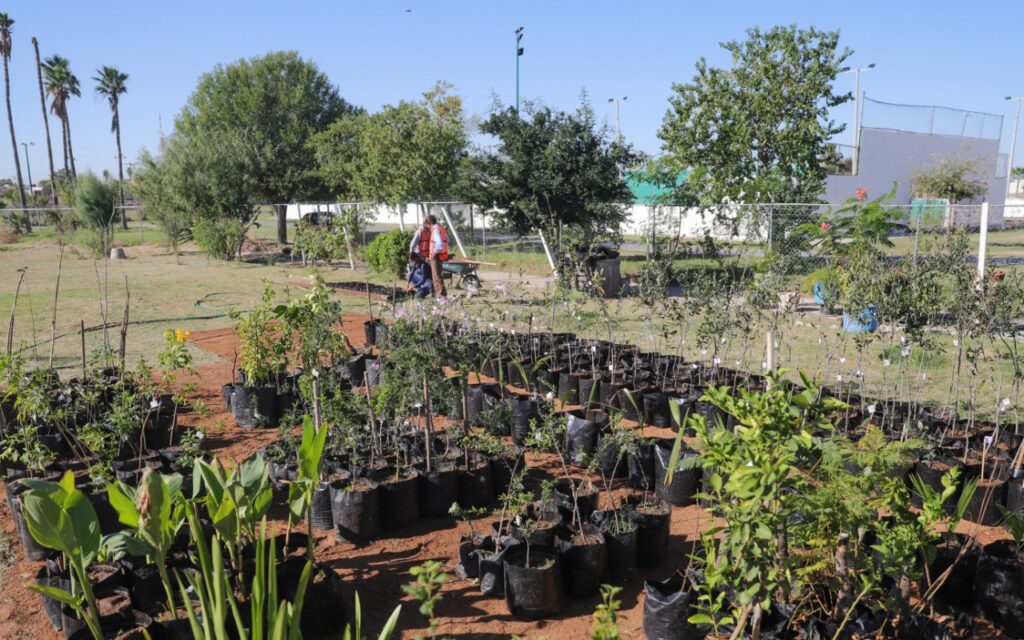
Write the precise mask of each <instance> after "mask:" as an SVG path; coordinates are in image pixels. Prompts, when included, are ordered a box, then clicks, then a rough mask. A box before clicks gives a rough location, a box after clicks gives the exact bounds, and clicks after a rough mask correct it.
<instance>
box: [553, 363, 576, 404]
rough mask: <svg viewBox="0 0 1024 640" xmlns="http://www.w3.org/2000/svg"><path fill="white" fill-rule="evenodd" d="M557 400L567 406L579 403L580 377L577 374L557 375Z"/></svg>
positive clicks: (563, 373)
mask: <svg viewBox="0 0 1024 640" xmlns="http://www.w3.org/2000/svg"><path fill="white" fill-rule="evenodd" d="M558 398H559V399H560V400H561V401H562V402H563V403H564V404H567V405H569V404H579V403H580V377H579V375H578V374H575V373H569V372H568V371H562V372H561V373H559V374H558Z"/></svg>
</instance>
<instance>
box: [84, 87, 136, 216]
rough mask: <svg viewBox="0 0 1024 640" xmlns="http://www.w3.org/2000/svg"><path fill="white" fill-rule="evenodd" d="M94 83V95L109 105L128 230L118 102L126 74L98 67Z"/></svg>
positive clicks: (122, 202)
mask: <svg viewBox="0 0 1024 640" xmlns="http://www.w3.org/2000/svg"><path fill="white" fill-rule="evenodd" d="M93 80H94V81H95V82H96V93H98V94H100V95H101V96H105V97H106V98H107V102H109V103H110V113H111V118H110V131H111V132H112V133H113V134H114V137H115V138H116V139H117V193H118V198H119V200H120V203H121V228H122V229H125V230H127V229H128V218H126V217H125V212H124V167H123V159H122V157H121V114H120V112H119V111H118V102H119V100H120V98H121V95H122V94H124V93H127V91H128V87H127V86H126V85H125V83H126V82H128V74H127V73H121V72H120V71H118V70H117V69H116V68H115V67H100V68H99V69H97V70H96V75H95V76H94V77H93Z"/></svg>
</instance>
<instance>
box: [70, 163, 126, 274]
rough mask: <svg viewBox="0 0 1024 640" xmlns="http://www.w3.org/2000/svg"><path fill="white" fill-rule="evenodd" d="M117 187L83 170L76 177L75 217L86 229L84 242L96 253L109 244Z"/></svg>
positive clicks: (103, 251) (104, 249)
mask: <svg viewBox="0 0 1024 640" xmlns="http://www.w3.org/2000/svg"><path fill="white" fill-rule="evenodd" d="M116 205H117V187H116V186H114V185H113V184H110V183H107V182H104V181H103V180H100V179H99V178H97V177H96V175H95V174H92V173H86V174H84V175H82V176H80V177H79V178H78V185H77V186H76V188H75V218H76V219H77V220H78V223H79V224H80V225H81V226H82V227H85V228H86V229H87V230H88V231H89V237H87V238H86V241H85V244H86V246H88V247H89V248H90V249H92V251H93V252H94V253H95V254H96V255H103V254H104V253H106V251H107V249H109V247H110V241H111V239H112V234H113V222H114V220H115V219H116V216H117V209H116V208H115V207H116Z"/></svg>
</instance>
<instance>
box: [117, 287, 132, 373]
mask: <svg viewBox="0 0 1024 640" xmlns="http://www.w3.org/2000/svg"><path fill="white" fill-rule="evenodd" d="M131 299H132V294H131V291H129V290H128V276H125V277H124V315H123V316H121V346H120V349H119V350H118V357H119V358H120V360H121V372H122V373H123V372H124V357H125V350H126V346H127V342H128V340H127V338H128V304H129V302H131Z"/></svg>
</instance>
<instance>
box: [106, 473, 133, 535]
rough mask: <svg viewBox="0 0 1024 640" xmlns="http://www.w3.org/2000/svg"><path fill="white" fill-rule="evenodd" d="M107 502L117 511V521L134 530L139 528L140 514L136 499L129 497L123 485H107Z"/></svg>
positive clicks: (117, 483) (115, 483)
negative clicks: (136, 506)
mask: <svg viewBox="0 0 1024 640" xmlns="http://www.w3.org/2000/svg"><path fill="white" fill-rule="evenodd" d="M107 500H109V501H110V506H112V507H114V510H115V511H117V519H118V521H119V522H120V523H121V524H123V525H125V526H127V527H130V528H132V529H135V528H137V527H138V526H139V512H138V510H136V508H135V498H134V496H132V497H129V496H128V494H127V493H126V492H125V486H124V485H123V484H122V483H120V482H112V483H110V484H108V485H107Z"/></svg>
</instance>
